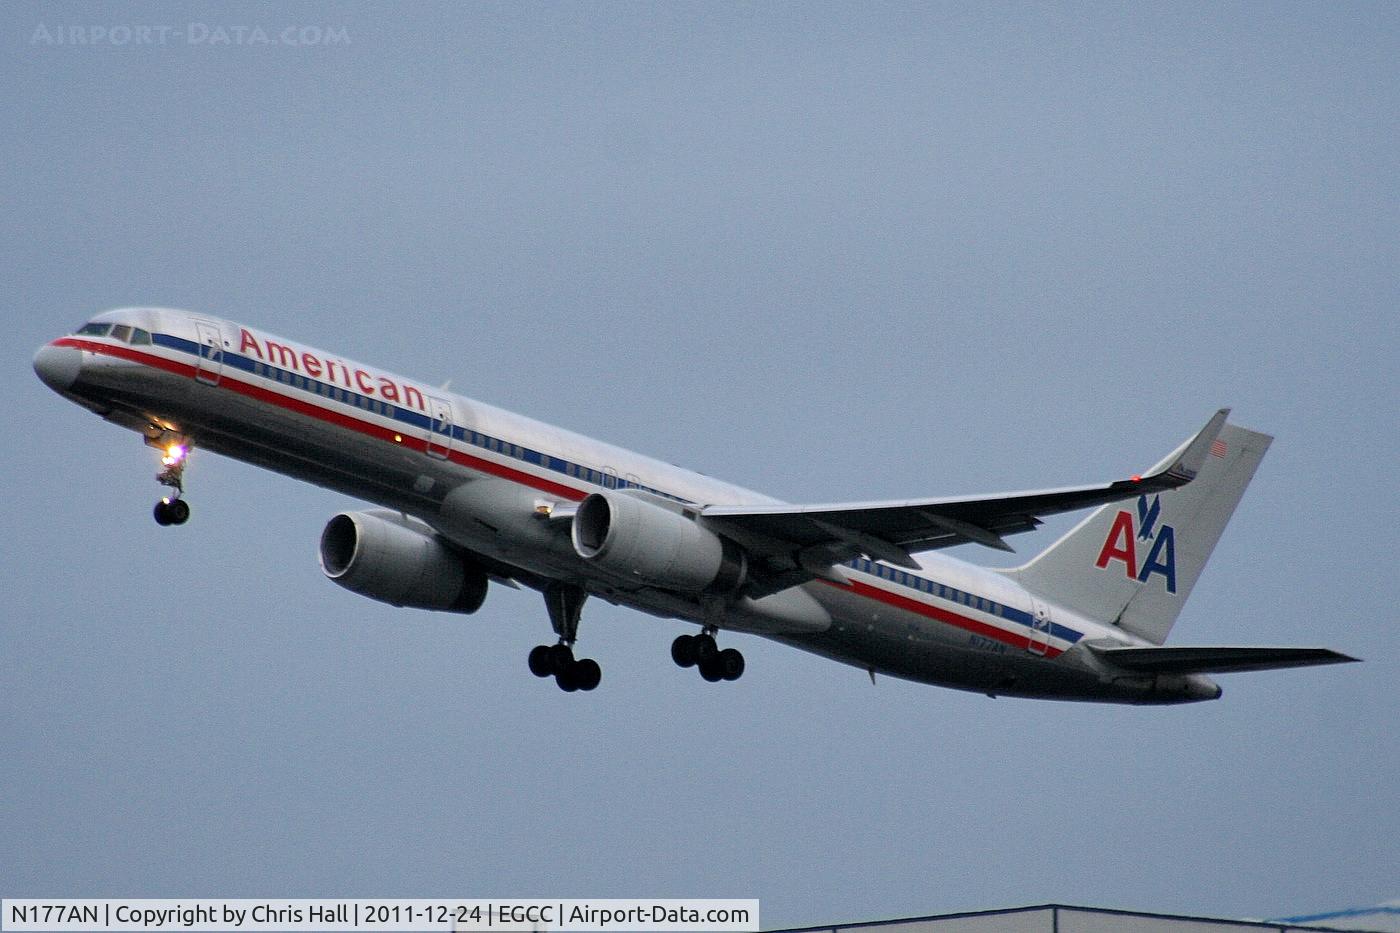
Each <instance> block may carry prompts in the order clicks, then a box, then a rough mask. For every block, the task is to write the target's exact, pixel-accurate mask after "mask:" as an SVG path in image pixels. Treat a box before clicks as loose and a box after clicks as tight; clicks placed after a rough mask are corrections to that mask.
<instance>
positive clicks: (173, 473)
mask: <svg viewBox="0 0 1400 933" xmlns="http://www.w3.org/2000/svg"><path fill="white" fill-rule="evenodd" d="M148 443H149V442H148ZM155 446H159V447H160V448H161V449H162V450H163V451H164V453H163V454H162V455H161V458H160V465H161V471H160V472H159V473H157V474H156V482H158V483H160V484H161V485H162V486H169V487H170V488H171V489H173V490H175V493H174V495H170V496H166V497H165V498H163V499H161V500H160V501H159V502H157V503H156V507H155V509H154V510H153V513H154V515H155V519H156V524H157V525H183V524H184V523H185V522H187V521H189V520H190V504H189V503H188V502H186V501H185V500H184V499H182V498H180V497H181V496H182V495H183V494H184V492H185V459H186V458H187V457H188V456H189V453H190V448H189V445H187V444H185V443H183V442H177V441H171V442H170V443H168V444H163V445H161V444H157V445H155Z"/></svg>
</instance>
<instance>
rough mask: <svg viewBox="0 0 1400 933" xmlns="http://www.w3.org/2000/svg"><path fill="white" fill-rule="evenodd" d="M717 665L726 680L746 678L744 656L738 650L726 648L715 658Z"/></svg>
mask: <svg viewBox="0 0 1400 933" xmlns="http://www.w3.org/2000/svg"><path fill="white" fill-rule="evenodd" d="M715 664H716V666H717V667H718V668H719V671H720V674H721V676H723V677H724V679H725V680H738V679H739V678H740V677H742V676H744V656H743V654H741V653H740V652H739V649H738V648H725V649H724V650H723V651H721V652H720V653H719V654H718V655H716V656H715Z"/></svg>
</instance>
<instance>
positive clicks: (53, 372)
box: [34, 344, 83, 392]
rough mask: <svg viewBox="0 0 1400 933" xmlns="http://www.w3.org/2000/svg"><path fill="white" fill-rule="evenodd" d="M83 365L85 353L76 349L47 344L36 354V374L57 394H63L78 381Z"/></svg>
mask: <svg viewBox="0 0 1400 933" xmlns="http://www.w3.org/2000/svg"><path fill="white" fill-rule="evenodd" d="M82 365H83V351H82V350H79V349H78V348H76V347H56V346H54V345H53V344H47V345H45V346H42V347H40V348H39V352H38V353H36V354H34V372H35V373H36V374H38V376H39V378H40V379H42V380H43V381H44V385H46V386H48V387H49V388H50V389H53V390H54V391H55V392H63V391H66V390H67V389H69V388H71V387H72V385H73V383H75V382H77V381H78V371H79V369H81V368H82Z"/></svg>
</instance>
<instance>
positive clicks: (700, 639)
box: [692, 633, 719, 665]
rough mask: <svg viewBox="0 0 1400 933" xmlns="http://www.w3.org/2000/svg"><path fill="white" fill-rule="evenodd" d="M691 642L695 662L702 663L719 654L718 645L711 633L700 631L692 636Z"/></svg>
mask: <svg viewBox="0 0 1400 933" xmlns="http://www.w3.org/2000/svg"><path fill="white" fill-rule="evenodd" d="M694 638H695V641H694V642H693V643H692V644H693V645H694V650H695V663H697V664H702V665H703V664H704V663H705V662H706V661H708V660H710V659H711V658H713V657H714V656H715V655H717V654H719V645H716V644H715V639H714V637H713V636H711V635H706V634H704V633H701V634H699V635H696V636H694Z"/></svg>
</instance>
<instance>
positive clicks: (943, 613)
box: [821, 580, 1064, 658]
mask: <svg viewBox="0 0 1400 933" xmlns="http://www.w3.org/2000/svg"><path fill="white" fill-rule="evenodd" d="M821 582H823V583H825V584H826V585H827V586H832V587H835V588H836V589H838V590H846V591H847V592H850V593H854V594H855V595H857V596H863V597H865V598H866V599H873V600H875V601H876V602H881V603H884V604H885V605H887V606H893V607H894V608H896V609H901V610H903V611H905V612H912V613H914V614H916V615H921V616H924V617H925V618H928V619H933V620H934V621H935V622H942V623H944V624H945V625H951V626H953V627H954V628H960V629H962V630H963V631H966V632H971V633H972V634H974V635H981V636H982V637H983V638H990V639H992V640H994V641H999V642H1001V643H1002V644H1005V645H1010V646H1011V647H1013V648H1020V649H1021V650H1023V651H1029V650H1030V645H1031V640H1030V637H1029V636H1026V635H1018V634H1016V633H1015V632H1008V631H1006V629H1003V628H998V627H997V626H995V625H988V624H987V623H986V622H982V621H980V620H978V619H973V618H971V617H969V616H964V615H958V614H957V613H956V612H949V611H948V610H947V609H943V608H940V607H938V606H933V605H930V604H929V603H925V602H920V601H919V600H917V599H910V598H909V597H908V596H901V595H900V594H898V593H891V592H890V591H889V590H885V589H881V588H880V587H878V586H871V585H870V584H869V583H862V582H861V581H859V580H852V581H851V582H850V584H848V585H842V584H840V583H832V582H830V581H829V580H823V581H821ZM1062 654H1064V650H1063V649H1061V648H1056V647H1055V646H1054V645H1049V646H1048V647H1047V649H1046V651H1045V654H1044V657H1047V658H1055V657H1059V656H1060V655H1062Z"/></svg>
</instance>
